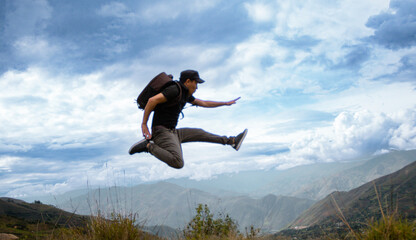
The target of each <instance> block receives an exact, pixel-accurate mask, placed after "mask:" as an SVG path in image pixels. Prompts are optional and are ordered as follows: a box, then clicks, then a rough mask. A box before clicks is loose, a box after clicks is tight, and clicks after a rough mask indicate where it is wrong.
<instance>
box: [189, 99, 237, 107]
mask: <svg viewBox="0 0 416 240" xmlns="http://www.w3.org/2000/svg"><path fill="white" fill-rule="evenodd" d="M238 99H240V98H236V99H234V100H231V101H228V102H217V101H205V100H201V99H195V101H193V102H192V104H193V105H196V106H201V107H206V108H215V107H221V106H230V105H233V104H236V103H237V100H238Z"/></svg>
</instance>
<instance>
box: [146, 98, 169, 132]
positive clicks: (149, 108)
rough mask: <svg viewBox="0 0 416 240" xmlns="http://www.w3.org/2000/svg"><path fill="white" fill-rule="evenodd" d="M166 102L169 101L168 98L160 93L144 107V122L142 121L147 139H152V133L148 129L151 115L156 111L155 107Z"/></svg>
mask: <svg viewBox="0 0 416 240" xmlns="http://www.w3.org/2000/svg"><path fill="white" fill-rule="evenodd" d="M166 101H167V99H166V97H165V96H164V95H163V94H162V93H159V94H157V95H155V96H153V97H151V98H150V99H149V101H148V102H147V104H146V106H145V107H144V113H143V121H142V133H143V136H144V137H145V138H146V139H151V138H152V134H151V133H150V131H149V128H148V127H147V121H148V120H149V116H150V113H151V112H152V111H153V110H154V109H155V107H156V106H157V105H158V104H161V103H164V102H166Z"/></svg>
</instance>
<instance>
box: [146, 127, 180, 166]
mask: <svg viewBox="0 0 416 240" xmlns="http://www.w3.org/2000/svg"><path fill="white" fill-rule="evenodd" d="M176 131H177V130H169V129H165V128H158V129H155V130H154V131H153V141H154V143H150V144H149V148H148V149H149V152H150V153H151V154H152V155H153V156H155V157H156V158H158V159H159V160H161V161H163V162H165V163H166V164H168V165H169V166H171V167H173V168H177V169H179V168H182V167H183V166H184V162H183V155H182V148H181V143H180V141H179V138H178V135H177V132H176Z"/></svg>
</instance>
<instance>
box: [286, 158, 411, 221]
mask: <svg viewBox="0 0 416 240" xmlns="http://www.w3.org/2000/svg"><path fill="white" fill-rule="evenodd" d="M375 186H377V191H378V196H380V201H381V203H382V206H383V209H384V211H386V210H392V209H396V208H397V211H398V213H399V214H401V215H402V216H404V217H407V218H408V219H416V208H415V199H414V197H415V195H416V162H414V163H411V164H410V165H408V166H406V167H404V168H403V169H401V170H399V171H397V172H395V173H392V174H390V175H387V176H384V177H381V178H378V179H376V180H374V182H369V183H366V184H364V185H362V186H360V187H358V188H355V189H353V190H351V191H348V192H339V191H337V192H333V193H332V194H330V195H328V196H327V197H326V198H324V199H323V200H321V201H319V202H317V203H315V204H314V205H313V206H312V207H311V208H309V209H308V210H307V211H305V212H304V213H302V214H301V215H300V216H299V217H298V218H297V219H296V220H295V221H294V222H293V223H292V224H291V225H290V226H289V227H290V228H302V227H310V226H313V225H325V224H326V225H328V224H329V225H330V224H333V223H336V222H341V220H340V218H339V217H337V215H338V214H339V211H338V210H337V207H336V204H337V205H338V206H339V207H340V209H341V211H342V213H343V214H344V216H345V218H346V220H347V221H348V222H350V223H351V224H353V223H365V222H367V221H368V219H370V217H376V218H378V217H380V216H381V212H380V207H379V203H378V199H377V194H376V191H375ZM335 203H336V204H335Z"/></svg>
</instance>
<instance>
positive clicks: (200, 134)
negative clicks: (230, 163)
mask: <svg viewBox="0 0 416 240" xmlns="http://www.w3.org/2000/svg"><path fill="white" fill-rule="evenodd" d="M177 131H178V136H179V141H180V142H181V143H186V142H209V143H219V144H223V145H226V144H232V140H231V138H229V137H227V136H219V135H215V134H212V133H209V132H206V131H204V130H203V129H200V128H181V129H178V130H177Z"/></svg>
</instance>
